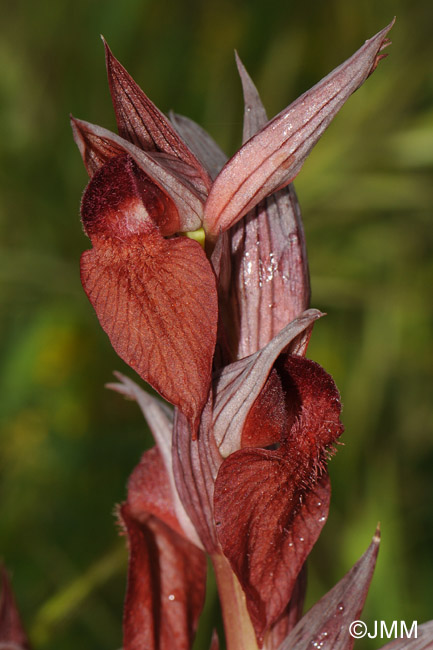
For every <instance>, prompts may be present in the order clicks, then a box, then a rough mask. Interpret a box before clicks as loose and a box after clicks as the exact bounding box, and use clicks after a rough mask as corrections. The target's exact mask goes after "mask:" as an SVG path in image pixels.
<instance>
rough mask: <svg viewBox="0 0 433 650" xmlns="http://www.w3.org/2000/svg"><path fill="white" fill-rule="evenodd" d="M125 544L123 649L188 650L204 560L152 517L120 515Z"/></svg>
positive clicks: (126, 511) (197, 612) (200, 596)
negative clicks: (127, 567) (137, 517)
mask: <svg viewBox="0 0 433 650" xmlns="http://www.w3.org/2000/svg"><path fill="white" fill-rule="evenodd" d="M120 515H121V518H122V520H123V523H124V525H125V527H126V530H127V534H128V541H129V571H128V586H127V591H126V599H125V608H124V616H123V630H124V642H123V648H124V650H142V649H143V648H146V650H172V649H173V642H174V640H175V643H176V650H190V648H191V646H192V642H193V639H194V635H195V631H196V628H197V622H198V617H199V615H200V612H201V610H202V608H203V603H204V595H205V583H206V557H205V554H204V553H203V551H201V550H200V549H198V548H196V547H195V546H193V545H192V544H190V543H189V542H187V541H186V540H185V539H184V538H183V537H181V536H180V535H178V534H177V533H176V532H174V531H173V530H172V529H171V528H169V527H168V526H166V525H165V524H164V523H163V522H161V521H160V520H159V519H157V518H156V517H152V516H149V517H148V519H147V520H146V521H143V522H138V521H136V519H135V518H134V517H133V516H132V514H131V512H130V509H129V507H128V506H127V505H126V504H125V505H123V506H122V508H121V512H120Z"/></svg>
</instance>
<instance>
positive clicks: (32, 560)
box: [0, 0, 433, 650]
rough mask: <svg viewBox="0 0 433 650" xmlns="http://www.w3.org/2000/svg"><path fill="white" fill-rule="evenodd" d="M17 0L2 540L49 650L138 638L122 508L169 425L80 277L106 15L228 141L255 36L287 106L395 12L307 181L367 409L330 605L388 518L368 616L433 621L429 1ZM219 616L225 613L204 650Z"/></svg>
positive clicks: (324, 274) (117, 33)
mask: <svg viewBox="0 0 433 650" xmlns="http://www.w3.org/2000/svg"><path fill="white" fill-rule="evenodd" d="M2 14H3V16H2V21H1V26H0V31H1V37H0V70H1V75H0V109H1V120H0V143H1V144H0V156H1V170H0V174H1V176H0V178H1V191H0V218H1V243H0V246H1V250H0V278H1V285H0V298H1V306H0V310H1V312H0V313H1V321H0V354H1V376H0V400H1V403H0V415H1V440H0V444H1V448H0V490H1V493H0V508H1V512H0V538H1V539H0V542H1V546H0V554H1V556H2V557H3V559H4V562H5V563H6V564H7V566H8V567H9V569H10V570H11V572H12V574H13V584H14V589H15V592H16V595H17V599H18V601H19V604H20V609H21V612H22V615H23V619H24V621H25V625H26V627H27V629H28V630H29V633H30V635H31V638H32V641H33V643H34V647H35V649H36V650H54V649H56V650H69V649H71V650H72V649H76V648H80V650H99V649H100V650H115V649H116V648H119V647H120V646H121V612H122V599H123V593H124V586H125V570H126V564H125V562H126V558H125V553H124V550H123V546H124V541H123V539H119V537H118V531H117V529H116V525H115V520H114V516H113V509H114V505H115V504H116V503H118V502H120V501H121V500H122V499H123V498H124V495H125V484H126V480H127V477H128V475H129V473H130V471H131V470H132V468H133V466H134V465H135V464H136V462H137V461H138V459H139V457H140V454H141V452H142V450H143V449H144V448H145V447H146V446H148V445H149V444H150V439H149V437H148V434H147V433H146V427H145V425H144V422H143V421H142V418H141V416H140V413H139V411H138V408H137V407H136V405H134V404H133V403H130V402H126V401H124V400H123V399H122V398H121V397H120V396H118V395H115V394H110V393H109V392H108V391H106V390H105V389H104V383H106V382H107V381H110V380H111V378H112V374H111V373H112V370H113V369H119V370H122V371H126V372H128V374H129V375H130V376H133V372H132V371H130V370H129V369H126V367H125V366H124V364H123V363H122V362H121V361H120V360H119V359H118V358H117V357H116V355H115V353H114V352H113V351H112V350H111V348H110V345H109V343H108V340H107V339H106V337H105V335H104V334H103V332H102V331H101V330H100V328H99V325H98V323H97V320H96V317H95V315H94V314H93V311H92V309H91V307H90V305H89V304H88V301H87V299H86V297H85V296H84V294H83V292H82V290H81V286H80V282H79V271H78V268H79V256H80V253H81V251H82V250H84V249H85V248H88V247H89V244H88V240H87V239H86V238H85V237H84V235H83V233H82V230H81V226H80V222H79V214H78V211H79V200H80V195H81V193H82V190H83V189H84V186H85V184H86V182H87V176H86V173H85V171H84V168H83V166H82V163H81V159H80V156H79V154H78V151H77V149H76V147H75V145H74V143H73V141H72V137H71V132H70V128H69V124H68V113H69V112H72V113H73V114H74V115H75V116H77V117H79V118H82V119H85V120H89V121H91V122H95V123H98V124H101V125H103V126H105V127H108V128H114V126H115V122H114V116H113V112H112V109H111V105H110V98H109V94H108V89H107V84H106V78H105V71H104V58H103V47H102V43H101V41H100V39H99V34H100V33H103V34H104V36H105V37H106V39H107V41H108V42H109V44H110V46H111V48H112V49H113V52H114V54H115V55H116V56H117V57H118V58H119V59H120V60H121V62H122V63H123V64H124V65H125V66H126V67H127V68H128V70H129V72H130V73H131V74H132V75H133V76H134V78H135V79H136V80H137V81H138V83H139V84H140V85H141V86H142V87H143V89H144V90H145V92H146V93H147V94H148V95H149V96H150V97H151V98H152V99H153V100H154V101H155V103H156V104H157V105H158V106H159V107H160V108H161V109H162V110H164V111H168V110H169V109H175V110H176V111H177V112H179V113H183V114H185V115H188V116H190V117H192V118H194V119H195V120H197V121H198V122H199V123H200V124H202V125H203V126H204V127H205V128H206V129H207V130H208V131H209V132H210V133H211V134H212V135H213V136H214V138H215V139H216V140H217V141H218V142H219V143H220V145H221V146H222V147H223V148H224V149H225V150H226V151H227V153H228V154H230V153H233V152H234V151H235V150H236V148H237V147H238V146H239V144H240V137H241V124H242V100H241V91H240V84H239V81H238V78H237V73H236V68H235V64H234V57H233V50H234V48H236V49H237V50H238V51H239V53H240V55H241V57H242V59H243V61H244V63H245V65H246V66H247V68H248V70H249V72H250V74H251V75H252V77H253V78H254V80H255V82H256V84H257V86H258V88H259V90H260V92H261V95H262V98H263V101H264V103H265V105H266V107H267V109H268V113H269V115H270V116H271V115H273V114H275V113H277V112H279V111H280V110H281V109H282V108H283V107H284V106H286V105H287V104H288V103H290V102H291V101H292V100H293V99H295V98H296V97H297V96H298V95H299V94H300V93H301V92H303V91H304V90H306V89H307V88H308V87H309V86H311V85H313V84H314V83H315V82H316V81H318V80H319V79H320V78H321V77H322V76H324V75H325V74H327V73H328V72H329V71H330V70H331V69H332V68H333V67H335V66H336V65H338V64H339V63H341V62H342V61H343V60H344V59H345V58H347V57H348V56H350V55H351V54H352V53H353V52H354V51H355V50H356V49H357V48H358V47H359V46H360V45H361V44H362V43H363V42H364V40H365V39H366V38H368V37H370V36H372V35H373V34H374V33H376V32H377V31H379V29H381V28H382V27H383V26H385V25H386V24H387V23H388V22H389V21H390V20H391V19H392V17H393V16H394V15H395V14H396V15H397V23H396V25H395V27H394V28H393V30H392V32H391V38H392V41H393V45H392V46H391V47H390V48H389V49H388V50H387V52H388V53H389V54H390V56H389V57H388V58H387V59H386V60H385V61H384V62H382V63H381V64H380V66H379V68H378V70H377V71H376V72H375V74H374V75H373V76H372V77H371V78H370V79H369V80H368V81H367V83H366V84H365V86H364V87H363V88H362V89H361V90H359V91H358V92H357V93H356V94H355V95H354V96H353V97H352V98H351V99H350V100H349V102H348V104H347V106H345V107H344V108H343V110H342V112H341V114H339V116H338V117H337V118H336V120H335V121H334V123H333V124H332V126H331V127H330V128H329V130H328V131H327V133H326V134H325V136H324V137H323V139H322V140H321V142H320V143H319V144H318V145H317V147H316V148H315V150H314V151H313V153H312V155H311V157H310V159H309V160H308V161H307V163H306V165H305V167H304V169H303V170H302V172H301V174H300V176H299V177H298V180H297V182H296V188H297V191H298V195H299V199H300V202H301V206H302V209H303V214H304V223H305V230H306V235H307V245H308V251H309V260H310V267H311V275H312V288H313V299H312V305H313V306H314V307H318V308H320V309H322V310H324V311H326V312H327V314H328V316H327V317H326V318H325V319H322V320H321V321H320V322H319V323H317V324H316V326H315V330H314V334H313V337H312V342H311V346H310V348H309V356H310V357H311V358H313V359H315V360H317V361H319V362H320V363H321V364H322V365H324V366H325V368H326V369H327V370H328V371H329V372H331V373H332V374H333V375H334V377H335V379H336V382H337V385H338V386H339V388H340V391H341V394H342V401H343V404H344V412H343V419H344V423H345V426H346V433H345V435H344V443H345V446H344V447H340V448H339V452H338V454H337V456H336V457H335V458H334V459H333V460H332V462H331V465H330V471H331V476H332V478H333V502H332V507H331V514H330V517H329V521H328V524H327V526H326V527H325V529H324V532H323V534H322V537H321V539H320V541H319V543H318V545H317V547H316V549H315V550H314V552H313V555H312V557H311V562H310V591H309V596H308V602H309V604H311V603H312V602H314V601H315V600H316V599H317V598H319V597H320V596H321V595H322V594H323V593H324V592H325V591H326V590H328V589H329V588H330V587H331V586H332V585H333V584H334V583H335V582H336V581H337V580H338V579H339V578H340V577H341V576H342V575H343V574H344V573H345V572H346V571H347V570H348V569H349V568H350V566H351V565H352V564H353V563H354V562H355V561H356V559H357V558H358V557H359V555H360V554H361V553H362V552H363V550H364V549H365V548H366V546H367V545H368V543H369V540H370V538H371V536H372V534H373V532H374V529H375V527H376V524H377V522H378V521H380V522H381V526H382V533H383V544H382V548H381V551H380V555H379V562H378V566H377V571H376V575H375V578H374V581H373V585H372V588H371V592H370V595H369V599H368V605H367V608H366V610H365V612H364V616H363V618H364V620H365V621H366V622H367V623H371V622H373V621H374V620H375V619H378V620H381V619H384V620H386V621H387V622H389V623H391V622H392V621H393V620H400V619H403V620H405V621H407V622H408V623H409V624H410V623H411V622H412V620H418V621H420V622H421V621H424V620H426V619H430V618H432V617H433V607H432V603H433V561H432V548H433V505H432V497H433V476H432V468H433V422H432V412H433V409H432V389H433V344H432V283H433V262H432V259H433V255H432V253H433V231H432V199H433V183H432V167H433V70H432V61H433V39H432V31H433V27H432V26H433V7H432V5H431V2H430V0H422V1H420V0H419V1H418V2H413V0H394V1H391V0H385V1H382V2H380V3H379V2H377V1H376V0H365V1H364V2H362V3H358V2H349V1H348V0H327V2H326V3H324V2H309V1H308V0H306V1H304V2H301V3H295V2H293V1H291V0H286V1H285V2H280V1H279V2H273V1H272V0H271V1H269V2H263V0H261V1H260V2H259V1H258V0H257V1H252V2H246V1H245V0H244V1H238V2H228V1H227V0H219V1H218V2H206V3H205V2H203V3H200V2H198V1H196V2H188V3H185V2H176V1H175V0H165V1H164V0H159V1H156V0H147V1H146V0H139V1H138V0H124V1H123V2H120V1H119V0H117V1H114V0H76V1H75V2H67V1H63V2H61V1H59V2H53V0H39V1H38V2H30V1H29V2H22V1H21V2H19V1H18V2H11V1H10V0H9V1H6V2H4V5H3V10H2ZM211 606H212V599H211V600H210V603H209V609H208V617H209V620H211V619H212V618H213V610H212V609H211ZM209 633H210V628H208V627H207V626H206V622H205V624H204V626H203V627H202V630H201V636H200V638H199V640H198V642H197V648H198V649H199V650H201V649H202V648H203V649H206V648H207V647H208V642H207V635H208V634H209ZM380 645H381V644H380V643H379V641H378V640H376V641H372V642H370V643H359V644H358V645H357V646H356V647H357V648H360V649H362V648H378V647H379V646H380Z"/></svg>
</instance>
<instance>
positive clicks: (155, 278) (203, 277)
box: [81, 157, 217, 432]
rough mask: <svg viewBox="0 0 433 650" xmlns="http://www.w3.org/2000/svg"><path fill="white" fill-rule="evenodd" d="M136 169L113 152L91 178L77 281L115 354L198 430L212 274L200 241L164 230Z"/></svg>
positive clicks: (213, 322)
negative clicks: (87, 240)
mask: <svg viewBox="0 0 433 650" xmlns="http://www.w3.org/2000/svg"><path fill="white" fill-rule="evenodd" d="M140 174H141V172H140V171H139V170H138V169H137V167H136V166H134V164H133V163H132V161H131V160H130V159H128V157H117V158H114V159H113V160H111V161H109V162H108V163H106V164H105V165H104V167H102V168H101V170H100V171H99V172H97V174H95V176H94V177H93V179H92V181H91V182H90V184H89V186H88V188H87V190H86V192H85V194H84V196H83V202H82V216H83V223H84V225H85V228H86V231H87V233H88V234H89V236H90V237H91V240H92V244H93V249H92V250H90V251H86V252H85V253H83V256H82V258H81V280H82V284H83V287H84V289H85V291H86V293H87V296H88V298H89V300H90V302H91V303H92V305H93V306H94V308H95V311H96V313H97V316H98V318H99V321H100V323H101V325H102V327H103V329H104V330H105V331H106V333H107V334H108V336H109V338H110V341H111V343H112V345H113V347H114V349H115V350H116V352H117V354H118V355H119V356H120V357H121V358H122V359H123V360H124V361H126V363H128V364H129V365H130V366H131V367H132V368H133V369H134V370H136V372H138V374H139V375H140V376H141V377H142V378H143V379H144V380H145V381H147V382H149V383H150V384H151V385H152V386H153V387H154V388H155V389H156V390H157V391H158V392H159V393H160V394H161V395H162V396H163V397H164V398H165V399H167V400H168V401H169V402H171V403H172V404H175V405H176V406H178V407H179V408H180V409H181V410H182V412H183V413H184V414H185V415H186V417H187V418H188V419H189V420H190V422H191V424H192V428H193V432H195V431H196V430H197V427H198V423H199V419H200V414H201V411H202V409H203V406H204V404H205V403H206V400H207V396H208V392H209V385H210V375H211V367H212V357H213V352H214V348H215V341H216V327H217V295H216V287H215V276H214V274H213V271H212V269H211V266H210V264H209V262H208V260H207V259H206V256H205V253H204V251H203V250H202V248H201V246H200V245H199V244H198V243H197V242H194V241H192V240H190V239H187V238H185V237H179V238H174V239H164V238H163V237H162V236H161V234H160V233H159V231H158V229H157V227H156V226H155V225H154V221H155V220H156V221H157V219H152V218H151V217H150V216H149V213H150V214H151V215H152V214H153V212H152V211H153V210H154V209H155V203H154V201H153V197H152V202H151V205H150V206H148V205H146V204H145V200H146V196H145V195H144V196H143V194H141V193H140V189H141V181H142V177H141V175H140ZM137 179H138V180H137ZM136 181H137V182H136ZM112 206H114V207H113V208H112Z"/></svg>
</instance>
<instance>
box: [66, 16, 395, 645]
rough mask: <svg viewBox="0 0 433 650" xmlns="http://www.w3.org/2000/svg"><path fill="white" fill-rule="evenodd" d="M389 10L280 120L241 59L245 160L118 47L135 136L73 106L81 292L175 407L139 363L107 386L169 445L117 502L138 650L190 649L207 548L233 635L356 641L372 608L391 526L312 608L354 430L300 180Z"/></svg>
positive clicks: (113, 70)
mask: <svg viewBox="0 0 433 650" xmlns="http://www.w3.org/2000/svg"><path fill="white" fill-rule="evenodd" d="M392 24H393V23H391V24H390V25H388V26H387V27H386V28H385V29H383V30H382V31H380V32H379V33H378V34H377V35H376V36H374V37H373V38H371V39H370V40H368V41H366V43H365V44H364V45H363V46H362V47H361V48H360V49H359V50H358V51H357V52H355V54H354V55H353V56H352V57H351V58H349V59H348V60H347V61H345V62H344V63H343V64H342V65H340V66H339V67H338V68H336V69H335V70H334V71H333V72H331V73H330V74H329V75H328V76H327V77H325V78H324V79H322V81H320V82H319V83H318V84H317V85H316V86H314V87H313V88H312V89H310V90H308V91H307V92H305V93H304V94H303V95H302V96H301V97H300V98H299V99H297V100H296V101H295V102H293V103H292V104H291V105H290V106H288V107H287V108H286V109H284V110H283V111H282V112H281V113H279V114H278V115H277V116H276V117H274V118H273V119H271V120H269V121H268V119H267V116H266V113H265V110H264V108H263V105H262V103H261V100H260V98H259V95H258V93H257V90H256V88H255V86H254V84H253V82H252V81H251V79H250V77H249V76H248V73H247V72H246V70H245V68H244V67H243V65H242V63H241V61H240V59H239V57H237V64H238V69H239V73H240V77H241V81H242V85H243V92H244V99H245V114H244V133H243V145H242V147H241V148H240V149H239V151H237V152H236V153H235V155H234V156H233V157H232V158H230V160H228V161H227V160H226V156H225V155H224V153H223V152H222V151H221V150H220V149H219V147H218V146H217V145H216V144H215V142H214V141H213V140H212V139H211V137H210V136H209V135H208V134H207V133H205V132H204V131H203V130H202V129H201V128H200V127H199V126H198V125H196V124H195V123H194V122H192V121H191V120H189V119H187V118H185V117H182V116H179V115H171V121H169V120H168V119H167V118H166V117H165V116H164V115H163V114H162V113H161V112H160V111H159V110H158V109H157V108H156V106H154V104H153V103H152V102H151V101H150V100H149V99H148V97H147V96H146V95H145V94H144V93H143V91H142V90H141V89H140V88H139V87H138V85H137V84H136V83H135V82H134V80H133V79H132V78H131V77H130V75H129V74H128V73H127V72H126V70H125V69H124V68H123V67H122V65H121V64H120V63H119V62H118V61H117V60H116V59H115V57H114V56H113V54H112V53H111V51H110V50H109V48H108V46H107V45H105V51H106V64H107V71H108V80H109V85H110V91H111V96H112V101H113V105H114V110H115V114H116V119H117V126H118V131H119V135H116V134H114V133H111V132H110V131H108V130H106V129H104V128H102V127H100V126H95V125H92V124H89V123H87V122H83V121H81V120H77V119H74V118H72V127H73V132H74V138H75V141H76V143H77V145H78V147H79V149H80V152H81V155H82V157H83V160H84V164H85V166H86V168H87V171H88V173H89V175H90V177H91V180H90V182H89V184H88V186H87V188H86V190H85V192H84V195H83V199H82V204H81V214H82V223H83V227H84V230H85V232H86V234H87V235H88V237H89V238H90V241H91V244H92V248H91V249H90V250H87V251H86V252H84V254H83V256H82V258H81V280H82V284H83V287H84V290H85V292H86V294H87V296H88V298H89V300H90V302H91V304H92V305H93V307H94V309H95V311H96V314H97V316H98V319H99V321H100V323H101V325H102V327H103V329H104V330H105V332H106V333H107V334H108V336H109V338H110V341H111V343H112V346H113V348H114V349H115V350H116V352H117V353H118V355H119V356H120V357H121V358H122V359H123V360H124V361H126V363H127V364H129V365H130V366H131V367H132V368H133V369H134V370H135V371H136V372H137V373H138V375H139V376H140V377H141V378H142V379H143V380H145V381H146V382H147V383H148V384H150V385H151V386H152V387H153V388H154V389H155V390H156V391H157V392H158V393H159V394H160V395H161V397H162V398H164V400H166V401H167V402H169V403H170V404H171V405H173V406H174V410H172V409H171V407H169V406H168V405H167V404H166V403H165V402H164V401H162V400H160V399H159V398H157V397H154V396H151V395H150V394H149V393H147V392H145V391H144V390H143V389H142V388H140V387H139V386H138V385H137V384H136V383H135V382H133V381H132V380H131V379H129V378H127V377H125V376H123V375H119V374H118V375H117V377H118V380H119V381H118V383H115V384H111V385H110V386H111V387H112V388H114V389H115V390H117V391H118V392H120V393H122V394H124V395H125V396H127V397H129V398H132V399H134V400H135V401H136V402H137V403H138V404H139V406H140V407H141V409H142V411H143V413H144V416H145V418H146V420H147V422H148V424H149V427H150V429H151V431H152V433H153V436H154V438H155V443H156V444H155V446H154V447H153V448H152V449H150V450H148V451H146V452H145V453H144V455H143V457H142V459H141V461H140V463H139V465H138V466H137V467H136V468H135V470H134V471H133V473H132V476H131V478H130V480H129V485H128V494H127V500H126V501H125V503H123V504H122V505H121V506H120V507H119V519H120V521H121V524H122V526H123V529H124V531H125V534H126V535H127V539H128V545H129V574H128V586H127V593H126V601H125V610H124V645H123V648H124V650H141V649H144V648H146V650H156V649H159V650H165V649H167V650H168V649H171V650H172V649H175V650H187V649H189V648H191V647H192V643H193V639H194V634H195V630H196V628H197V623H198V618H199V615H200V612H201V609H202V607H203V602H204V595H205V581H206V571H207V564H206V556H209V557H210V558H211V560H212V563H213V567H214V570H215V574H216V579H217V584H218V590H219V595H220V600H221V606H222V612H223V618H224V626H225V632H226V643H227V648H228V649H229V650H247V649H248V650H254V648H265V649H266V650H273V649H276V648H279V650H286V649H289V648H296V649H297V650H299V649H300V648H306V647H307V645H309V644H310V642H311V643H312V642H313V641H314V639H319V638H320V639H322V641H323V640H324V639H325V637H326V642H327V643H330V645H328V646H326V647H332V648H337V647H338V648H350V647H352V642H353V640H351V639H350V637H349V635H348V631H347V623H348V621H350V620H351V618H350V616H352V618H353V617H354V615H355V614H359V613H360V611H361V609H362V606H363V603H364V600H365V597H366V593H367V590H368V585H369V582H370V579H371V576H372V572H373V568H374V563H375V558H376V554H377V548H378V536H377V535H376V536H375V538H374V540H373V542H372V545H371V546H370V547H369V550H368V551H367V553H366V554H365V556H363V558H362V559H361V560H360V562H359V563H358V565H355V567H354V568H353V569H352V572H349V574H348V575H347V576H346V577H345V578H344V579H343V581H342V583H339V584H338V585H337V586H336V587H335V588H334V590H332V591H331V592H329V594H327V595H326V596H325V597H324V602H323V603H322V602H319V603H318V604H317V605H316V606H315V607H316V615H317V616H318V618H317V616H316V618H317V621H318V623H317V621H316V623H315V624H314V625H313V624H312V623H311V620H312V618H311V617H314V613H313V614H307V617H304V619H301V616H302V606H303V599H304V593H305V584H306V578H305V569H304V565H305V561H306V559H307V557H308V555H309V553H310V551H311V549H312V547H313V546H314V544H315V542H316V540H317V538H318V536H319V534H320V532H321V530H322V528H323V525H324V523H325V521H326V518H327V514H328V508H329V501H330V483H329V477H328V473H327V460H328V459H329V457H330V456H331V455H332V454H333V453H334V452H335V443H336V442H337V440H338V438H339V437H340V435H341V433H342V432H343V426H342V424H341V422H340V410H341V405H340V399H339V394H338V390H337V388H336V386H335V384H334V382H333V380H332V378H331V377H330V375H328V374H327V373H326V372H325V370H324V369H323V368H321V367H320V366H319V365H318V364H316V363H315V362H313V361H311V360H308V359H306V357H305V353H306V349H307V345H308V341H309V338H310V336H311V331H312V327H313V324H314V322H315V321H316V320H317V319H319V318H320V317H321V316H322V314H321V313H320V312H319V311H318V310H315V309H311V308H310V307H309V300H310V286H309V274H308V265H307V257H306V249H305V242H304V234H303V228H302V221H301V215H300V210H299V205H298V202H297V198H296V194H295V191H294V189H293V185H292V181H293V179H294V178H295V176H296V175H297V174H298V173H299V171H300V169H301V167H302V165H303V163H304V161H305V159H306V157H307V156H308V154H309V153H310V151H311V149H312V148H313V147H314V145H315V143H316V142H317V141H318V139H319V138H320V136H321V135H322V133H323V132H324V130H325V129H326V127H327V126H328V124H329V123H330V121H331V120H332V119H333V117H334V116H335V115H336V113H337V112H338V111H339V109H340V108H341V107H342V105H343V104H344V103H345V101H346V100H347V99H348V98H349V96H350V95H351V94H352V93H353V92H354V91H355V90H356V89H357V88H359V87H360V86H361V84H362V83H363V82H364V81H365V80H366V78H367V77H368V76H369V75H370V74H371V73H372V72H373V71H374V69H375V68H376V66H377V64H378V62H379V61H380V59H382V58H383V57H384V56H385V55H384V54H383V53H382V52H383V49H384V48H385V47H386V45H388V43H389V41H388V39H387V38H386V35H387V33H388V32H389V30H390V29H391V27H392ZM360 576H361V577H360ZM355 578H356V579H355ZM311 611H313V610H311ZM330 612H331V613H330ZM328 614H329V616H328ZM308 616H310V618H308ZM300 619H301V620H300ZM331 619H332V620H331ZM298 621H299V622H298ZM344 626H346V627H344ZM342 630H343V632H344V633H343V632H342ZM341 639H343V640H341ZM339 644H340V645H339ZM342 644H343V645H342ZM217 647H218V639H217V637H216V636H215V635H214V637H213V640H212V649H213V650H216V648H217ZM317 647H324V646H323V645H320V646H317Z"/></svg>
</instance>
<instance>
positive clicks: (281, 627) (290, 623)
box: [266, 563, 307, 650]
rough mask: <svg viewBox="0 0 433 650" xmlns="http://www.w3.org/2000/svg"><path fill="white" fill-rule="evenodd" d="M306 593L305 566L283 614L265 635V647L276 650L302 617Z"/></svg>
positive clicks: (305, 565)
mask: <svg viewBox="0 0 433 650" xmlns="http://www.w3.org/2000/svg"><path fill="white" fill-rule="evenodd" d="M306 591H307V564H306V563H305V564H304V566H303V567H302V569H301V571H300V573H299V575H298V577H297V579H296V583H295V586H294V588H293V592H292V597H291V598H290V602H289V604H288V605H287V607H286V609H285V611H284V613H283V614H282V616H280V618H279V619H278V621H277V622H276V623H275V624H274V625H273V626H272V627H271V629H270V630H269V632H268V633H267V634H266V647H267V648H269V650H273V649H276V648H278V647H279V646H280V644H281V643H282V642H283V641H284V639H285V638H286V637H287V635H288V634H289V633H290V631H291V630H292V629H293V628H294V627H295V625H296V623H297V622H298V621H299V619H300V618H301V617H302V612H303V608H304V600H305V594H306Z"/></svg>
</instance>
